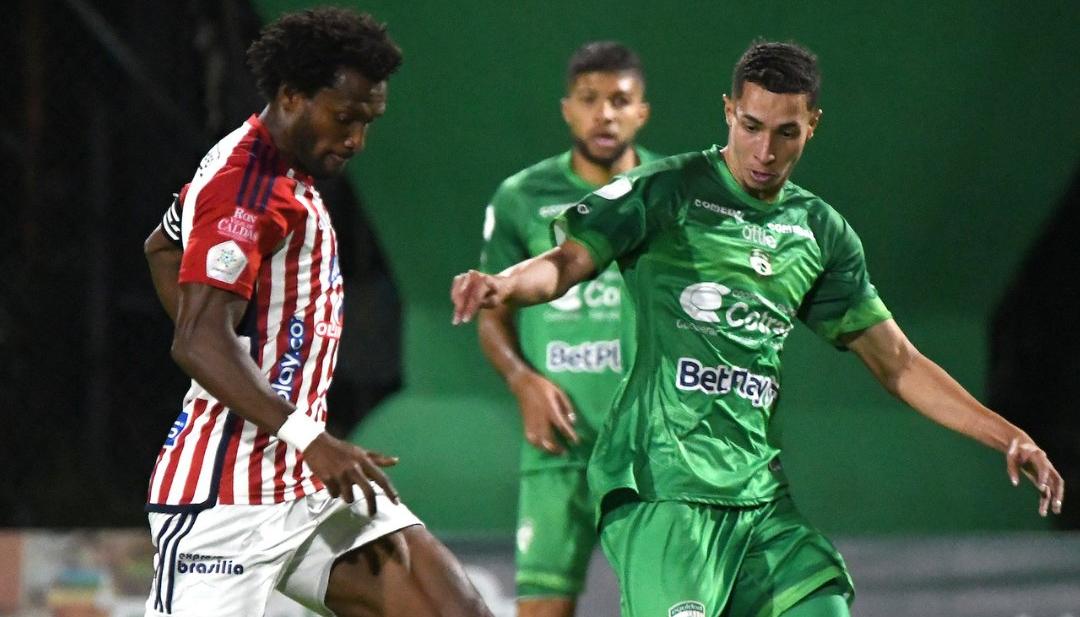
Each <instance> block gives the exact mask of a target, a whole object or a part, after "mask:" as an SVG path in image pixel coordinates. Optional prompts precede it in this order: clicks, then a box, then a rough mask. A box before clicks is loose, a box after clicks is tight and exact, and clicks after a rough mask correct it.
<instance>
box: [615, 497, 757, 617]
mask: <svg viewBox="0 0 1080 617" xmlns="http://www.w3.org/2000/svg"><path fill="white" fill-rule="evenodd" d="M629 495H630V496H624V495H622V494H621V493H620V495H619V499H620V500H621V503H618V504H617V505H610V504H611V502H612V499H611V498H610V496H609V499H608V503H605V513H604V516H603V522H602V527H601V531H600V543H601V545H602V546H603V549H604V553H605V555H607V558H608V561H609V562H610V563H611V566H612V568H613V569H614V570H615V574H616V576H617V577H618V579H619V588H620V593H621V600H620V603H621V608H622V617H656V616H657V615H662V616H667V617H713V616H715V615H718V614H720V611H721V610H722V609H723V607H724V606H725V605H726V604H727V602H728V597H729V596H730V594H731V590H732V586H733V585H734V583H735V580H736V576H737V574H738V569H739V563H740V561H741V560H742V557H743V554H744V553H745V551H746V550H747V546H748V544H749V535H750V534H749V531H750V526H749V524H748V522H747V519H748V517H749V516H750V515H751V514H750V513H752V510H747V509H737V508H717V507H712V506H708V505H704V504H693V503H683V502H677V501H663V502H642V501H636V500H635V498H634V497H632V495H633V494H632V493H630V494H629ZM624 497H625V498H624ZM740 615H741V613H740Z"/></svg>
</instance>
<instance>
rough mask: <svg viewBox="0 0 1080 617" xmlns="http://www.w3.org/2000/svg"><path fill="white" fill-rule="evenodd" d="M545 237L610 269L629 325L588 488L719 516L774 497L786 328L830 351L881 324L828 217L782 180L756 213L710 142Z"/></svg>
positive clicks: (848, 240)
mask: <svg viewBox="0 0 1080 617" xmlns="http://www.w3.org/2000/svg"><path fill="white" fill-rule="evenodd" d="M561 233H565V234H566V235H567V236H568V237H570V238H572V239H574V240H576V241H577V242H579V243H581V244H582V245H584V246H585V248H586V249H587V250H588V251H589V253H590V254H591V255H592V258H593V260H594V261H595V263H596V266H597V268H600V269H603V268H606V267H607V266H608V265H609V264H611V263H612V262H617V263H618V265H619V267H620V269H621V270H622V274H623V278H624V280H625V284H626V291H627V296H628V299H629V302H630V303H632V305H633V310H634V313H635V317H636V334H635V339H636V344H637V351H636V355H635V356H634V359H633V362H632V365H631V368H630V371H629V374H628V376H627V378H626V380H624V381H623V383H622V385H621V389H620V392H619V394H618V396H617V399H616V401H615V404H614V408H613V410H612V412H611V413H610V414H609V416H608V418H607V420H606V422H605V424H604V426H603V428H602V429H601V432H600V435H599V437H598V439H597V443H596V447H595V450H594V452H593V457H592V460H591V462H590V463H589V485H590V488H591V489H592V490H593V491H594V493H595V494H596V495H597V496H598V497H602V496H603V495H606V494H607V493H609V492H610V491H612V490H615V489H618V488H629V489H632V490H634V491H636V492H637V493H638V494H639V495H640V496H641V498H642V499H644V500H647V501H662V500H681V501H694V502H703V503H711V504H718V505H724V506H748V505H756V504H761V503H764V502H768V501H771V500H773V499H775V498H777V497H778V496H780V495H782V494H784V493H785V492H786V485H787V482H786V480H785V479H784V477H783V474H782V471H781V469H780V465H779V459H778V458H777V456H778V454H779V446H778V444H777V443H776V440H775V438H774V436H773V435H771V434H770V431H769V426H770V421H771V416H772V412H773V408H774V406H775V404H776V401H777V398H778V396H779V394H780V355H781V352H782V351H783V347H784V341H785V339H786V338H787V336H788V333H789V332H790V331H791V329H792V327H794V323H795V320H796V318H798V319H799V320H801V321H803V322H804V323H806V324H807V325H808V326H810V328H812V329H813V330H814V331H815V332H817V333H818V334H819V335H821V336H822V337H824V338H825V339H827V340H828V341H830V342H831V343H833V344H835V345H837V346H841V343H840V337H841V335H843V334H844V333H847V332H853V331H856V330H860V329H863V328H866V327H868V326H871V325H873V324H875V323H878V322H881V321H884V320H886V319H888V318H889V317H890V315H889V312H888V310H887V309H886V308H885V305H884V304H883V303H882V301H881V300H880V299H879V298H878V295H877V291H876V290H875V289H874V286H873V285H871V283H870V278H869V275H868V274H867V270H866V261H865V258H864V256H863V250H862V244H861V242H860V241H859V238H858V236H856V235H855V232H854V231H853V230H852V229H851V227H850V226H849V225H848V224H847V222H846V221H845V220H844V218H843V217H841V216H840V214H839V213H837V212H836V211H835V210H833V209H832V207H830V206H829V205H828V204H827V203H825V202H824V201H822V200H821V199H820V198H818V197H817V196H815V195H813V194H812V193H810V192H809V191H806V190H804V189H802V188H800V187H798V186H796V185H794V184H792V183H790V182H788V183H786V184H785V185H784V187H783V189H782V190H781V192H780V194H779V195H778V196H777V199H776V200H775V201H774V202H772V203H768V202H763V201H760V200H757V199H755V198H753V197H751V196H750V195H749V194H747V193H746V192H745V191H744V190H743V189H742V187H741V186H740V185H739V184H738V182H737V181H736V180H735V179H734V178H733V177H732V176H731V173H730V172H729V171H728V168H727V166H726V165H725V163H724V160H723V155H722V154H721V153H720V149H719V148H718V147H714V148H712V149H710V150H707V151H705V152H694V153H688V154H682V155H678V156H673V157H669V158H666V159H662V160H660V161H657V162H654V163H652V164H650V165H645V166H642V167H638V168H636V169H634V170H633V171H631V172H629V173H628V174H625V175H624V176H620V177H618V178H616V179H615V180H614V181H613V182H611V183H610V184H608V185H606V186H604V187H602V188H600V189H598V190H597V191H595V192H594V193H592V194H591V195H589V196H588V197H586V198H585V199H584V200H583V201H582V202H581V203H580V204H578V205H576V206H575V207H573V208H570V209H568V210H567V211H566V213H565V214H564V215H563V216H562V217H561V218H560V219H559V220H558V222H557V225H556V235H560V234H561ZM560 239H561V238H560Z"/></svg>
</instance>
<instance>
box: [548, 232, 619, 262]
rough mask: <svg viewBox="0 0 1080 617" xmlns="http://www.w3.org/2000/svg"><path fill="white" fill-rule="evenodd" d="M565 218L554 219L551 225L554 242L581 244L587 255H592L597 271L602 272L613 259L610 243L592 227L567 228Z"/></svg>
mask: <svg viewBox="0 0 1080 617" xmlns="http://www.w3.org/2000/svg"><path fill="white" fill-rule="evenodd" d="M567 227H568V225H567V224H566V220H565V219H556V220H555V223H554V224H553V225H552V231H553V232H554V239H555V244H562V243H563V241H564V240H573V241H574V242H577V243H578V244H580V245H581V246H584V247H585V250H586V251H588V252H589V256H590V257H592V260H593V265H594V266H596V271H597V272H602V271H603V270H604V269H605V268H607V267H608V264H610V263H611V260H612V259H613V253H614V251H612V249H611V243H610V242H608V239H607V238H606V237H604V235H603V234H601V233H599V232H597V231H594V230H592V229H578V230H576V231H571V230H569V229H568V228H567Z"/></svg>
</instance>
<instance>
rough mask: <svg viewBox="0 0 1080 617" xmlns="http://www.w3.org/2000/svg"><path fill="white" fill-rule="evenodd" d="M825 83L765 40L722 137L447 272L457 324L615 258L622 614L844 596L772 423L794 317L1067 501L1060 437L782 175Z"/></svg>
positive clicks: (794, 608) (614, 458)
mask: <svg viewBox="0 0 1080 617" xmlns="http://www.w3.org/2000/svg"><path fill="white" fill-rule="evenodd" d="M819 84H820V74H819V72H818V69H817V60H816V58H815V57H814V55H813V54H811V53H810V52H809V51H807V50H806V49H804V48H802V47H800V46H798V45H795V44H788V43H770V42H758V43H754V44H753V45H751V47H750V48H749V49H748V50H747V51H746V53H744V54H743V56H742V58H740V60H739V62H738V63H737V65H736V67H735V71H734V76H733V80H732V94H731V96H730V97H725V99H724V115H725V118H726V120H727V124H728V126H729V131H728V142H727V145H726V146H725V147H724V148H719V147H714V148H711V149H709V150H706V151H704V152H696V153H688V154H684V155H679V156H675V157H670V158H667V159H663V160H661V161H658V162H656V163H653V164H649V165H645V166H643V167H639V168H637V169H635V170H632V171H631V172H629V173H627V174H625V175H623V176H621V177H618V178H616V179H615V180H614V181H612V182H611V183H609V184H608V185H606V186H604V187H602V188H600V189H599V190H597V191H596V192H594V193H593V194H591V195H589V196H588V197H586V198H585V199H584V200H583V201H582V202H581V203H580V204H578V205H577V206H575V207H574V208H572V209H570V210H568V211H567V212H566V213H565V214H564V215H563V217H562V218H561V219H560V221H559V226H560V228H561V229H562V230H563V231H564V232H565V234H566V236H567V240H565V241H564V242H562V244H560V245H559V246H558V247H557V248H555V249H552V250H551V251H548V252H546V253H544V254H542V255H540V256H538V257H535V258H532V259H529V260H526V261H524V262H522V263H519V264H518V265H516V266H513V267H511V268H509V269H507V270H505V271H503V272H502V273H500V274H499V275H489V274H483V273H480V272H476V271H471V272H468V273H465V274H462V275H459V276H458V277H456V278H455V280H454V284H453V286H452V288H451V298H452V300H453V301H454V305H455V312H454V322H455V323H459V322H461V321H468V320H469V319H471V318H472V316H473V315H474V314H475V313H476V311H477V310H478V309H479V308H481V307H484V308H487V307H493V306H498V305H502V304H511V305H528V304H535V303H538V302H544V301H547V300H550V299H551V298H555V297H558V296H560V295H561V294H562V293H563V292H565V290H566V289H568V288H569V287H570V286H572V285H574V284H577V283H578V282H580V281H582V280H585V279H588V278H590V277H592V276H594V275H595V273H596V272H599V271H603V269H604V268H605V267H607V266H608V264H610V263H612V262H613V261H615V262H617V263H618V264H619V267H620V270H621V271H622V273H623V277H624V280H625V284H626V290H627V293H628V295H629V297H630V299H631V302H632V304H633V306H634V309H635V313H636V326H635V327H636V329H635V333H636V345H637V350H636V353H635V356H634V362H633V363H632V365H631V369H630V374H629V375H628V377H627V380H626V382H625V383H624V385H623V387H622V389H621V390H620V393H619V395H618V397H617V399H616V402H615V405H614V407H613V409H612V411H611V413H610V415H609V416H608V419H607V421H606V422H605V424H604V426H603V428H602V429H601V432H600V435H599V436H598V438H597V444H596V448H595V450H594V452H593V456H592V459H591V460H590V463H589V484H590V488H591V489H592V490H593V491H594V492H595V493H597V494H598V495H601V496H602V507H601V514H602V519H601V543H602V545H603V548H604V551H605V553H606V555H607V557H608V559H609V561H611V563H612V565H613V567H614V568H615V570H616V573H617V575H618V576H619V581H620V588H621V592H622V608H623V615H624V617H646V616H657V615H665V614H666V615H668V617H706V616H708V617H717V616H719V615H725V616H727V615H730V616H732V617H734V616H744V615H751V616H758V615H760V616H764V615H773V616H775V615H783V616H784V617H812V616H821V617H827V616H834V617H836V616H840V617H842V616H845V615H847V614H848V608H847V603H848V602H849V601H850V599H851V596H852V592H853V590H852V587H851V583H850V579H849V578H848V575H847V571H846V568H845V566H844V563H843V560H842V559H841V558H840V556H839V554H837V553H836V551H835V549H834V548H833V547H832V545H831V544H830V543H829V542H828V541H827V540H826V539H825V538H824V537H823V536H822V535H821V534H820V533H818V532H817V531H816V530H815V529H814V528H813V527H811V526H810V525H809V524H808V523H807V522H806V521H805V520H803V519H802V517H801V516H800V515H799V513H798V511H797V510H796V509H795V507H794V505H793V504H792V502H791V499H790V497H789V496H788V491H787V481H786V479H785V478H784V475H783V471H782V466H781V465H780V459H779V458H778V455H779V453H780V450H779V444H778V443H777V439H776V436H775V435H774V434H772V432H771V431H770V420H771V416H772V413H773V405H774V403H775V401H776V400H777V397H778V396H779V393H780V355H781V352H782V350H783V346H784V342H785V340H786V337H787V335H788V333H789V332H790V331H791V329H792V327H793V326H794V322H795V320H796V318H797V319H798V320H800V321H802V322H803V323H805V324H807V325H808V326H809V327H810V328H811V329H813V330H814V331H815V332H816V333H817V334H818V335H820V336H822V337H823V338H825V339H826V340H827V341H829V342H830V343H832V344H834V345H836V346H837V347H839V348H846V349H850V350H851V351H853V352H855V354H856V355H857V356H858V357H859V359H860V360H862V362H863V363H864V364H865V365H866V366H867V368H868V369H869V370H870V372H871V374H872V375H873V376H874V377H875V378H876V379H877V380H878V381H879V382H880V383H881V384H882V386H884V387H885V388H886V390H888V391H889V392H890V393H891V394H893V395H894V396H896V397H898V398H899V399H901V400H903V401H904V402H906V403H907V404H909V405H910V406H911V407H913V408H914V409H916V410H917V411H919V412H920V413H922V414H924V415H925V416H926V417H928V418H930V419H931V420H934V421H935V422H937V423H939V424H941V425H943V426H945V427H948V428H950V429H952V430H955V431H957V432H959V433H961V434H964V435H967V436H968V437H971V438H973V439H975V440H977V441H979V442H981V443H983V444H985V445H987V446H989V447H992V448H995V449H997V450H999V451H1001V452H1002V453H1004V455H1005V459H1006V469H1007V473H1008V476H1009V478H1010V480H1011V481H1012V482H1013V484H1018V483H1019V480H1020V475H1021V474H1024V475H1026V476H1027V477H1028V478H1029V479H1030V480H1031V481H1032V482H1033V483H1034V484H1035V486H1036V487H1037V489H1038V492H1039V505H1038V509H1039V513H1040V514H1041V515H1043V516H1045V515H1046V514H1047V513H1048V512H1049V511H1051V510H1052V511H1053V512H1055V513H1060V511H1061V506H1062V500H1063V499H1064V495H1065V488H1064V483H1063V481H1062V479H1061V476H1060V474H1058V472H1057V471H1056V470H1055V469H1054V466H1053V465H1052V464H1051V463H1050V461H1049V460H1048V459H1047V457H1046V454H1045V453H1044V452H1043V451H1042V450H1041V449H1040V448H1039V447H1038V446H1037V445H1036V444H1035V443H1034V442H1033V441H1032V439H1031V438H1030V437H1029V436H1028V435H1027V434H1026V433H1024V432H1023V431H1022V430H1020V429H1019V428H1017V427H1015V426H1013V425H1012V424H1010V423H1009V422H1008V421H1006V420H1005V419H1004V418H1002V417H1001V416H999V415H997V414H996V413H994V412H993V411H991V410H989V409H987V408H986V407H984V406H982V405H981V404H980V403H979V402H978V401H976V400H975V399H974V398H973V397H972V396H971V395H970V394H969V393H968V392H967V391H966V390H964V388H963V387H962V386H960V385H959V384H958V383H957V382H956V381H955V380H953V379H952V378H951V377H950V376H949V375H948V374H947V373H946V372H945V371H944V370H942V369H941V368H940V367H939V366H938V365H936V364H934V363H933V362H932V361H931V360H929V359H928V358H926V357H925V356H923V355H922V354H920V353H919V351H918V350H917V349H916V348H915V347H914V345H912V343H911V342H910V341H909V340H908V339H907V337H906V336H905V335H904V333H903V331H901V329H900V328H899V326H898V325H897V324H896V322H895V321H894V320H893V319H892V317H891V315H890V313H889V311H888V310H887V309H886V307H885V304H884V303H883V302H882V300H881V299H880V298H879V297H878V294H877V291H876V289H875V288H874V286H873V285H872V284H871V283H870V278H869V275H868V274H867V269H866V261H865V257H864V255H863V251H862V245H861V242H860V241H859V239H858V236H856V235H855V233H854V231H853V230H852V229H851V227H850V226H849V225H848V224H847V222H846V221H845V220H844V219H843V217H842V216H840V214H839V213H837V212H836V210H834V209H832V208H831V207H830V206H829V205H828V204H827V203H825V202H824V201H823V200H821V199H820V198H818V197H817V196H815V195H813V194H812V193H810V192H809V191H806V190H805V189H802V188H800V187H798V186H797V185H795V184H793V183H791V182H790V181H789V180H788V178H789V177H790V175H791V173H792V170H793V169H794V166H795V164H796V163H797V162H798V160H799V157H800V156H801V155H802V152H803V149H804V147H805V145H806V142H807V141H808V140H809V139H810V138H811V137H812V136H813V134H814V131H815V130H816V129H817V127H818V123H819V121H820V118H821V110H820V108H819V107H818V106H817V94H818V88H819Z"/></svg>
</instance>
